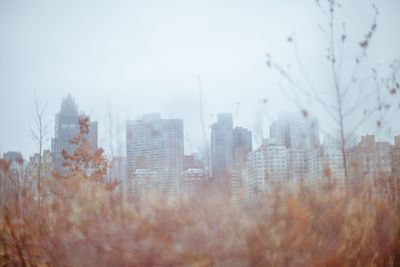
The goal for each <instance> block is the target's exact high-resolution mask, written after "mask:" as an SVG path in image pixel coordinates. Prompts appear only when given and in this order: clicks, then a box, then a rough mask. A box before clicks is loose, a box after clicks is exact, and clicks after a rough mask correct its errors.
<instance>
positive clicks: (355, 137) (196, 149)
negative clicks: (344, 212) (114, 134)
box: [0, 94, 398, 158]
mask: <svg viewBox="0 0 400 267" xmlns="http://www.w3.org/2000/svg"><path fill="white" fill-rule="evenodd" d="M69 98H71V99H72V102H73V104H74V105H76V107H75V109H76V110H75V111H73V113H74V112H75V113H76V115H75V117H76V118H78V117H80V116H89V117H90V118H91V119H93V118H92V117H91V116H90V114H86V113H85V112H84V111H83V110H81V109H79V108H78V105H77V104H76V103H75V98H74V97H73V96H71V95H70V94H67V95H66V96H65V97H63V98H62V100H63V101H64V100H65V99H69ZM63 101H61V106H62V105H63V104H64V103H63ZM69 108H71V107H69ZM58 114H59V112H58V113H56V114H55V115H53V116H56V117H57V116H59V115H58ZM152 114H158V115H159V116H162V114H161V113H158V112H150V113H143V114H141V115H140V116H138V118H137V119H136V120H141V119H143V117H144V116H147V115H152ZM219 114H227V115H228V114H229V115H230V116H231V117H232V116H233V113H232V112H231V113H229V112H228V113H226V112H225V113H224V112H222V113H221V112H218V114H216V118H217V117H218V116H219ZM275 117H276V119H273V120H271V123H270V124H266V125H265V126H266V127H267V128H266V130H265V131H264V133H263V136H262V137H261V138H260V140H259V141H258V142H257V141H256V140H255V138H254V133H253V134H252V147H255V149H258V148H259V147H260V146H262V145H263V144H264V139H265V138H276V136H275V135H277V134H281V136H280V137H279V138H283V139H281V140H280V141H279V142H280V143H282V142H289V143H290V141H289V140H287V141H284V140H285V139H288V136H285V133H284V132H279V131H276V129H275V128H276V126H275V125H276V124H277V123H278V124H283V125H289V124H288V122H290V121H293V122H295V123H294V124H298V123H299V122H300V121H304V123H305V124H306V125H310V126H311V129H314V130H315V129H317V130H316V132H318V134H317V136H315V134H314V135H313V137H312V138H313V139H314V140H309V141H308V142H311V144H313V145H316V142H318V144H321V145H323V144H324V142H333V141H332V140H328V141H327V139H332V138H333V139H336V140H338V139H340V137H339V136H338V135H337V136H336V137H335V136H334V134H332V133H323V132H321V131H319V130H318V128H319V120H318V118H317V117H316V116H311V117H308V116H307V117H305V116H304V114H301V112H299V113H294V112H291V113H282V114H277V115H276V116H275ZM177 119H180V120H183V119H181V118H177ZM231 119H232V122H231V123H232V130H233V129H234V128H241V127H242V126H243V125H239V124H234V120H233V117H232V118H231ZM56 121H57V119H56ZM128 121H133V120H131V119H129V120H126V121H124V123H125V125H124V128H123V129H121V128H120V127H118V131H123V132H124V133H125V132H126V128H125V126H126V123H127V122H128ZM183 121H184V120H183ZM184 122H185V121H184ZM216 122H218V119H217V120H216V121H214V122H212V123H211V124H210V125H208V126H206V129H202V131H204V130H205V131H204V132H205V133H207V136H206V137H207V141H208V142H207V143H206V144H204V139H201V140H199V141H200V143H198V144H194V143H193V142H192V141H191V140H190V141H188V140H187V139H186V138H187V131H186V130H185V123H183V130H184V138H183V139H184V153H185V155H189V154H191V153H205V149H207V147H208V149H209V150H210V151H211V142H212V127H213V125H214V124H215V123H216ZM92 123H93V125H94V126H93V127H94V129H95V132H96V133H95V135H96V137H94V136H90V137H89V138H91V139H92V140H95V141H94V142H93V145H94V147H95V148H97V147H102V148H103V149H105V151H106V154H108V155H110V156H115V157H118V156H126V135H120V136H119V137H118V138H119V140H117V141H118V142H115V140H114V145H113V147H112V149H110V146H109V144H107V142H103V144H101V142H99V141H98V140H99V139H100V137H99V136H102V134H101V133H100V134H99V131H98V128H99V127H102V126H103V127H104V125H102V124H100V125H99V123H98V121H96V120H94V121H92ZM294 124H292V127H295V128H296V129H297V128H298V127H299V125H297V126H295V125H294ZM49 125H51V124H50V123H49V124H47V126H49ZM75 126H76V127H75V130H73V131H72V133H71V134H69V136H70V137H72V136H73V135H74V134H73V133H77V131H78V128H79V127H78V121H76V123H75ZM283 127H288V126H283ZM53 128H57V127H56V125H55V124H54V127H53ZM245 129H246V127H245ZM112 130H115V129H112ZM112 130H111V131H112ZM249 130H250V131H251V132H253V130H252V129H251V128H249ZM286 131H287V130H286ZM297 131H298V130H297ZM301 131H304V130H300V135H301ZM286 134H287V133H286ZM300 135H299V136H300ZM366 135H375V133H374V131H371V132H364V133H359V134H355V133H353V134H352V136H351V138H350V139H349V140H348V144H347V145H348V146H355V145H357V144H358V142H360V141H361V137H362V136H366ZM397 135H398V134H392V135H391V136H389V135H388V136H385V137H384V138H382V137H379V136H376V135H375V138H377V140H378V141H381V142H389V143H390V144H394V143H395V141H394V137H395V136H397ZM55 136H56V131H54V132H51V133H50V134H48V135H47V136H46V139H48V141H46V142H45V145H44V147H43V149H49V150H54V144H52V143H53V142H54V140H55ZM93 138H95V139H93ZM232 138H233V136H232ZM279 138H278V139H279ZM315 138H318V140H315ZM102 139H104V136H103V137H102ZM298 140H299V139H298ZM103 141H104V140H103ZM31 142H32V143H34V142H33V140H32V141H31ZM188 142H189V143H190V145H188ZM299 142H307V141H305V140H302V141H299ZM336 142H337V141H336ZM115 143H118V146H119V147H118V148H117V149H115ZM328 144H329V143H328ZM285 145H286V146H287V147H288V148H289V147H290V145H289V146H288V144H285ZM188 147H190V149H188ZM0 148H1V147H0ZM67 150H68V149H67ZM9 151H12V152H19V153H22V155H23V157H24V158H29V157H30V156H31V155H33V154H34V153H36V152H37V151H36V150H33V151H32V152H26V151H24V150H22V149H18V148H17V149H10V150H1V149H0V155H1V154H3V153H6V152H9ZM68 151H69V152H72V150H71V149H69V150H68ZM115 151H117V152H116V153H115ZM252 151H254V149H253V150H252Z"/></svg>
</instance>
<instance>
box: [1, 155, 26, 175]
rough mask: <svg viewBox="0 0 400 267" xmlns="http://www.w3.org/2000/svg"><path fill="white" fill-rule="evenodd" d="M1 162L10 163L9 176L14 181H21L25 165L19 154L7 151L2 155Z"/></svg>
mask: <svg viewBox="0 0 400 267" xmlns="http://www.w3.org/2000/svg"><path fill="white" fill-rule="evenodd" d="M3 160H6V161H8V162H9V163H10V171H11V175H12V176H13V178H15V179H18V180H19V179H22V178H26V177H25V163H24V158H23V156H22V154H21V152H16V151H8V152H6V153H3Z"/></svg>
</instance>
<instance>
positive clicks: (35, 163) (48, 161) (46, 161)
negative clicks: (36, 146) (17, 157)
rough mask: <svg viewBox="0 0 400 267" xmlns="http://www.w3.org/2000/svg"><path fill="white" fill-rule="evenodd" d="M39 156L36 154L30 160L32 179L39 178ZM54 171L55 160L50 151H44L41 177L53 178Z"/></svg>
mask: <svg viewBox="0 0 400 267" xmlns="http://www.w3.org/2000/svg"><path fill="white" fill-rule="evenodd" d="M39 158H40V157H39V154H38V153H35V154H34V155H33V156H31V157H30V159H29V172H30V176H31V177H35V178H36V177H37V176H38V174H39ZM53 171H54V159H53V155H52V153H51V151H50V150H49V149H45V150H43V153H42V159H41V168H40V176H41V177H42V178H43V177H47V178H49V177H51V176H52V174H53Z"/></svg>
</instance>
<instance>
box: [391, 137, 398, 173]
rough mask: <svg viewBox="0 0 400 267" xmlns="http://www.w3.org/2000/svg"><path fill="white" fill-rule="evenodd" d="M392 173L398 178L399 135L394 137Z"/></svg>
mask: <svg viewBox="0 0 400 267" xmlns="http://www.w3.org/2000/svg"><path fill="white" fill-rule="evenodd" d="M392 174H393V176H394V177H396V178H397V179H399V178H400V135H397V136H395V137H394V146H393V150H392Z"/></svg>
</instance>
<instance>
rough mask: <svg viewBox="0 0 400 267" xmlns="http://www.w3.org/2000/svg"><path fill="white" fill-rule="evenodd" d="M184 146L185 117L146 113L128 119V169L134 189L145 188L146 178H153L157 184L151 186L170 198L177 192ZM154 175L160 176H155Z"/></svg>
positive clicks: (152, 180) (152, 181)
mask: <svg viewBox="0 0 400 267" xmlns="http://www.w3.org/2000/svg"><path fill="white" fill-rule="evenodd" d="M183 149H184V142H183V120H181V119H161V116H160V115H159V114H147V115H144V116H143V118H142V119H140V120H131V121H127V122H126V152H127V171H128V179H130V180H131V184H132V186H133V188H134V191H138V190H140V188H142V187H146V181H145V180H143V177H151V183H154V181H155V182H157V183H158V184H157V185H156V186H155V185H153V184H152V187H154V188H157V190H158V191H161V193H163V194H164V195H165V196H167V197H168V196H174V195H176V194H177V193H178V192H179V179H180V175H181V173H182V169H183ZM137 170H141V171H140V172H138V171H137ZM143 173H144V174H145V175H142V174H143ZM149 174H151V175H149ZM155 175H158V176H159V177H158V178H157V179H155V178H154V176H155Z"/></svg>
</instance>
